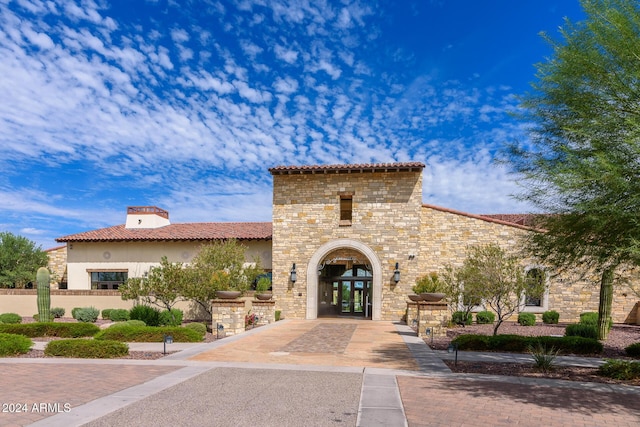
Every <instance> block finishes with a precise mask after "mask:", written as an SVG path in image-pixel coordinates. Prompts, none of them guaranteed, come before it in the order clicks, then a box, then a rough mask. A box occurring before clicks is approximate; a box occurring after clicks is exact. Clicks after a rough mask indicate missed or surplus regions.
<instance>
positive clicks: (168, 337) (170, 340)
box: [162, 335, 173, 354]
mask: <svg viewBox="0 0 640 427" xmlns="http://www.w3.org/2000/svg"><path fill="white" fill-rule="evenodd" d="M167 344H173V336H172V335H165V336H164V351H163V352H162V354H167Z"/></svg>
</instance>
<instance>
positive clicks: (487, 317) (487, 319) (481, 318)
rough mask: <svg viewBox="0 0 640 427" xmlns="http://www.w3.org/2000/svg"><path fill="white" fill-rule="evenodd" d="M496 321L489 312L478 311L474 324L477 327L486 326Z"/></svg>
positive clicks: (493, 315) (494, 316)
mask: <svg viewBox="0 0 640 427" xmlns="http://www.w3.org/2000/svg"><path fill="white" fill-rule="evenodd" d="M495 320H496V315H495V314H493V312H491V311H480V312H478V313H477V314H476V322H477V323H478V324H479V325H486V324H489V323H493V322H494V321H495Z"/></svg>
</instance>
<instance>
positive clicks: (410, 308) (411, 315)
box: [407, 301, 418, 329]
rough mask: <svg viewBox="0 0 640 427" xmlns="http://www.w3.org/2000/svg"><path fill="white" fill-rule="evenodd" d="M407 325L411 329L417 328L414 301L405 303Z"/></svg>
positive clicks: (416, 306) (416, 309)
mask: <svg viewBox="0 0 640 427" xmlns="http://www.w3.org/2000/svg"><path fill="white" fill-rule="evenodd" d="M407 325H408V326H409V327H410V328H413V329H416V328H417V327H418V303H417V302H415V301H408V302H407Z"/></svg>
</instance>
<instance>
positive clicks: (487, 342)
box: [452, 334, 603, 355]
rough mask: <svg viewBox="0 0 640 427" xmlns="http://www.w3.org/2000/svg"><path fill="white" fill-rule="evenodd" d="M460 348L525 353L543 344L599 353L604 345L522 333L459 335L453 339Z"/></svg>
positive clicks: (572, 338) (575, 351)
mask: <svg viewBox="0 0 640 427" xmlns="http://www.w3.org/2000/svg"><path fill="white" fill-rule="evenodd" d="M452 343H454V344H457V345H458V349H460V350H469V351H486V350H491V351H498V352H500V351H505V352H517V353H524V352H526V351H527V350H528V349H529V348H531V347H535V346H543V347H545V348H555V349H557V350H558V351H561V352H562V353H565V354H582V355H584V354H599V353H602V349H603V345H602V343H601V342H599V341H598V340H595V339H592V338H583V337H548V336H543V337H525V336H522V335H495V336H489V335H476V334H464V335H459V336H457V337H456V338H455V339H453V340H452Z"/></svg>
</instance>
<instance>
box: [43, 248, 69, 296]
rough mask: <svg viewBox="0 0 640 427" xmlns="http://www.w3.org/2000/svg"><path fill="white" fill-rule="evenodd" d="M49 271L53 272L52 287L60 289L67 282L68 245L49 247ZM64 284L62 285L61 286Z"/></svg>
mask: <svg viewBox="0 0 640 427" xmlns="http://www.w3.org/2000/svg"><path fill="white" fill-rule="evenodd" d="M46 252H47V255H48V256H49V264H48V267H49V271H50V272H51V289H60V288H64V287H66V284H67V246H66V245H65V246H58V247H57V248H52V249H48V250H47V251H46ZM61 284H62V286H61Z"/></svg>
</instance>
